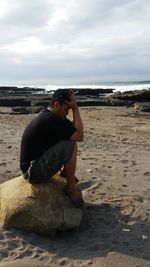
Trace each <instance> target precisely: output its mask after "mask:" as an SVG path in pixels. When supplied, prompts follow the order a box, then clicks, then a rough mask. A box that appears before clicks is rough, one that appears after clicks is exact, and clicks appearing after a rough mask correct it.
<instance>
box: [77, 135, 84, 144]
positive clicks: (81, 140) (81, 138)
mask: <svg viewBox="0 0 150 267" xmlns="http://www.w3.org/2000/svg"><path fill="white" fill-rule="evenodd" d="M83 140H84V134H83V133H82V134H80V137H79V140H78V142H83Z"/></svg>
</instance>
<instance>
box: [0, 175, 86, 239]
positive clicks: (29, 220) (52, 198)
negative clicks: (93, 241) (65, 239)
mask: <svg viewBox="0 0 150 267" xmlns="http://www.w3.org/2000/svg"><path fill="white" fill-rule="evenodd" d="M63 180H64V179H63V178H60V177H59V176H58V175H57V176H55V177H53V178H51V180H50V182H49V183H47V184H39V185H31V184H30V183H28V182H27V181H26V180H24V179H23V177H22V176H19V177H17V178H14V179H12V180H10V181H7V182H5V183H3V184H1V185H0V224H1V226H2V227H4V228H9V227H14V228H18V229H24V230H27V231H32V232H36V233H41V234H46V235H54V234H55V233H56V231H63V230H67V229H72V228H75V227H78V226H79V224H80V222H81V219H82V210H81V209H78V208H76V207H74V206H73V205H72V204H71V202H70V200H69V198H68V197H67V196H65V195H64V193H63V188H64V186H65V182H64V181H63Z"/></svg>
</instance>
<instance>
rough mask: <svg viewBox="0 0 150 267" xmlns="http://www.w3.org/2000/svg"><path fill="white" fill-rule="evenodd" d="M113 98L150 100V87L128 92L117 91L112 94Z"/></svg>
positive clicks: (139, 100)
mask: <svg viewBox="0 0 150 267" xmlns="http://www.w3.org/2000/svg"><path fill="white" fill-rule="evenodd" d="M112 98H113V99H119V100H131V101H134V102H135V101H136V102H137V101H138V102H141V101H146V102H147V101H150V89H143V90H133V91H126V92H122V93H121V92H116V93H114V94H113V95H112Z"/></svg>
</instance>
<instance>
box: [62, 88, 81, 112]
mask: <svg viewBox="0 0 150 267" xmlns="http://www.w3.org/2000/svg"><path fill="white" fill-rule="evenodd" d="M65 103H66V104H67V105H69V107H70V108H71V109H72V110H74V109H75V108H77V106H78V105H77V98H76V95H75V94H74V92H73V91H71V90H70V101H65Z"/></svg>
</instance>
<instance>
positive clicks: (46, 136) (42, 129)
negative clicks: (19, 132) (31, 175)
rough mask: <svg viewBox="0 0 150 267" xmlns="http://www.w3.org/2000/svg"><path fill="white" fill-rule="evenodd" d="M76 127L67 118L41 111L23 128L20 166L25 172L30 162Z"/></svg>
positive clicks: (68, 134) (71, 132) (64, 138)
mask: <svg viewBox="0 0 150 267" xmlns="http://www.w3.org/2000/svg"><path fill="white" fill-rule="evenodd" d="M75 131H76V129H75V128H74V127H73V126H72V123H71V121H70V120H68V119H67V118H65V119H62V118H60V117H59V116H57V115H56V114H54V113H53V112H51V111H49V110H48V109H45V110H43V111H41V112H40V113H39V114H38V115H37V116H36V117H35V118H34V119H33V120H32V121H31V122H30V123H29V124H28V125H27V127H26V128H25V130H24V133H23V136H22V140H21V151H20V168H21V170H22V172H26V171H27V169H28V167H29V166H30V162H31V161H32V160H35V159H37V158H39V157H40V156H41V155H42V154H43V153H44V152H45V151H46V150H48V149H49V148H50V147H52V146H53V145H55V144H56V143H57V142H59V141H61V140H66V139H69V138H70V137H71V136H72V134H73V133H74V132H75Z"/></svg>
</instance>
